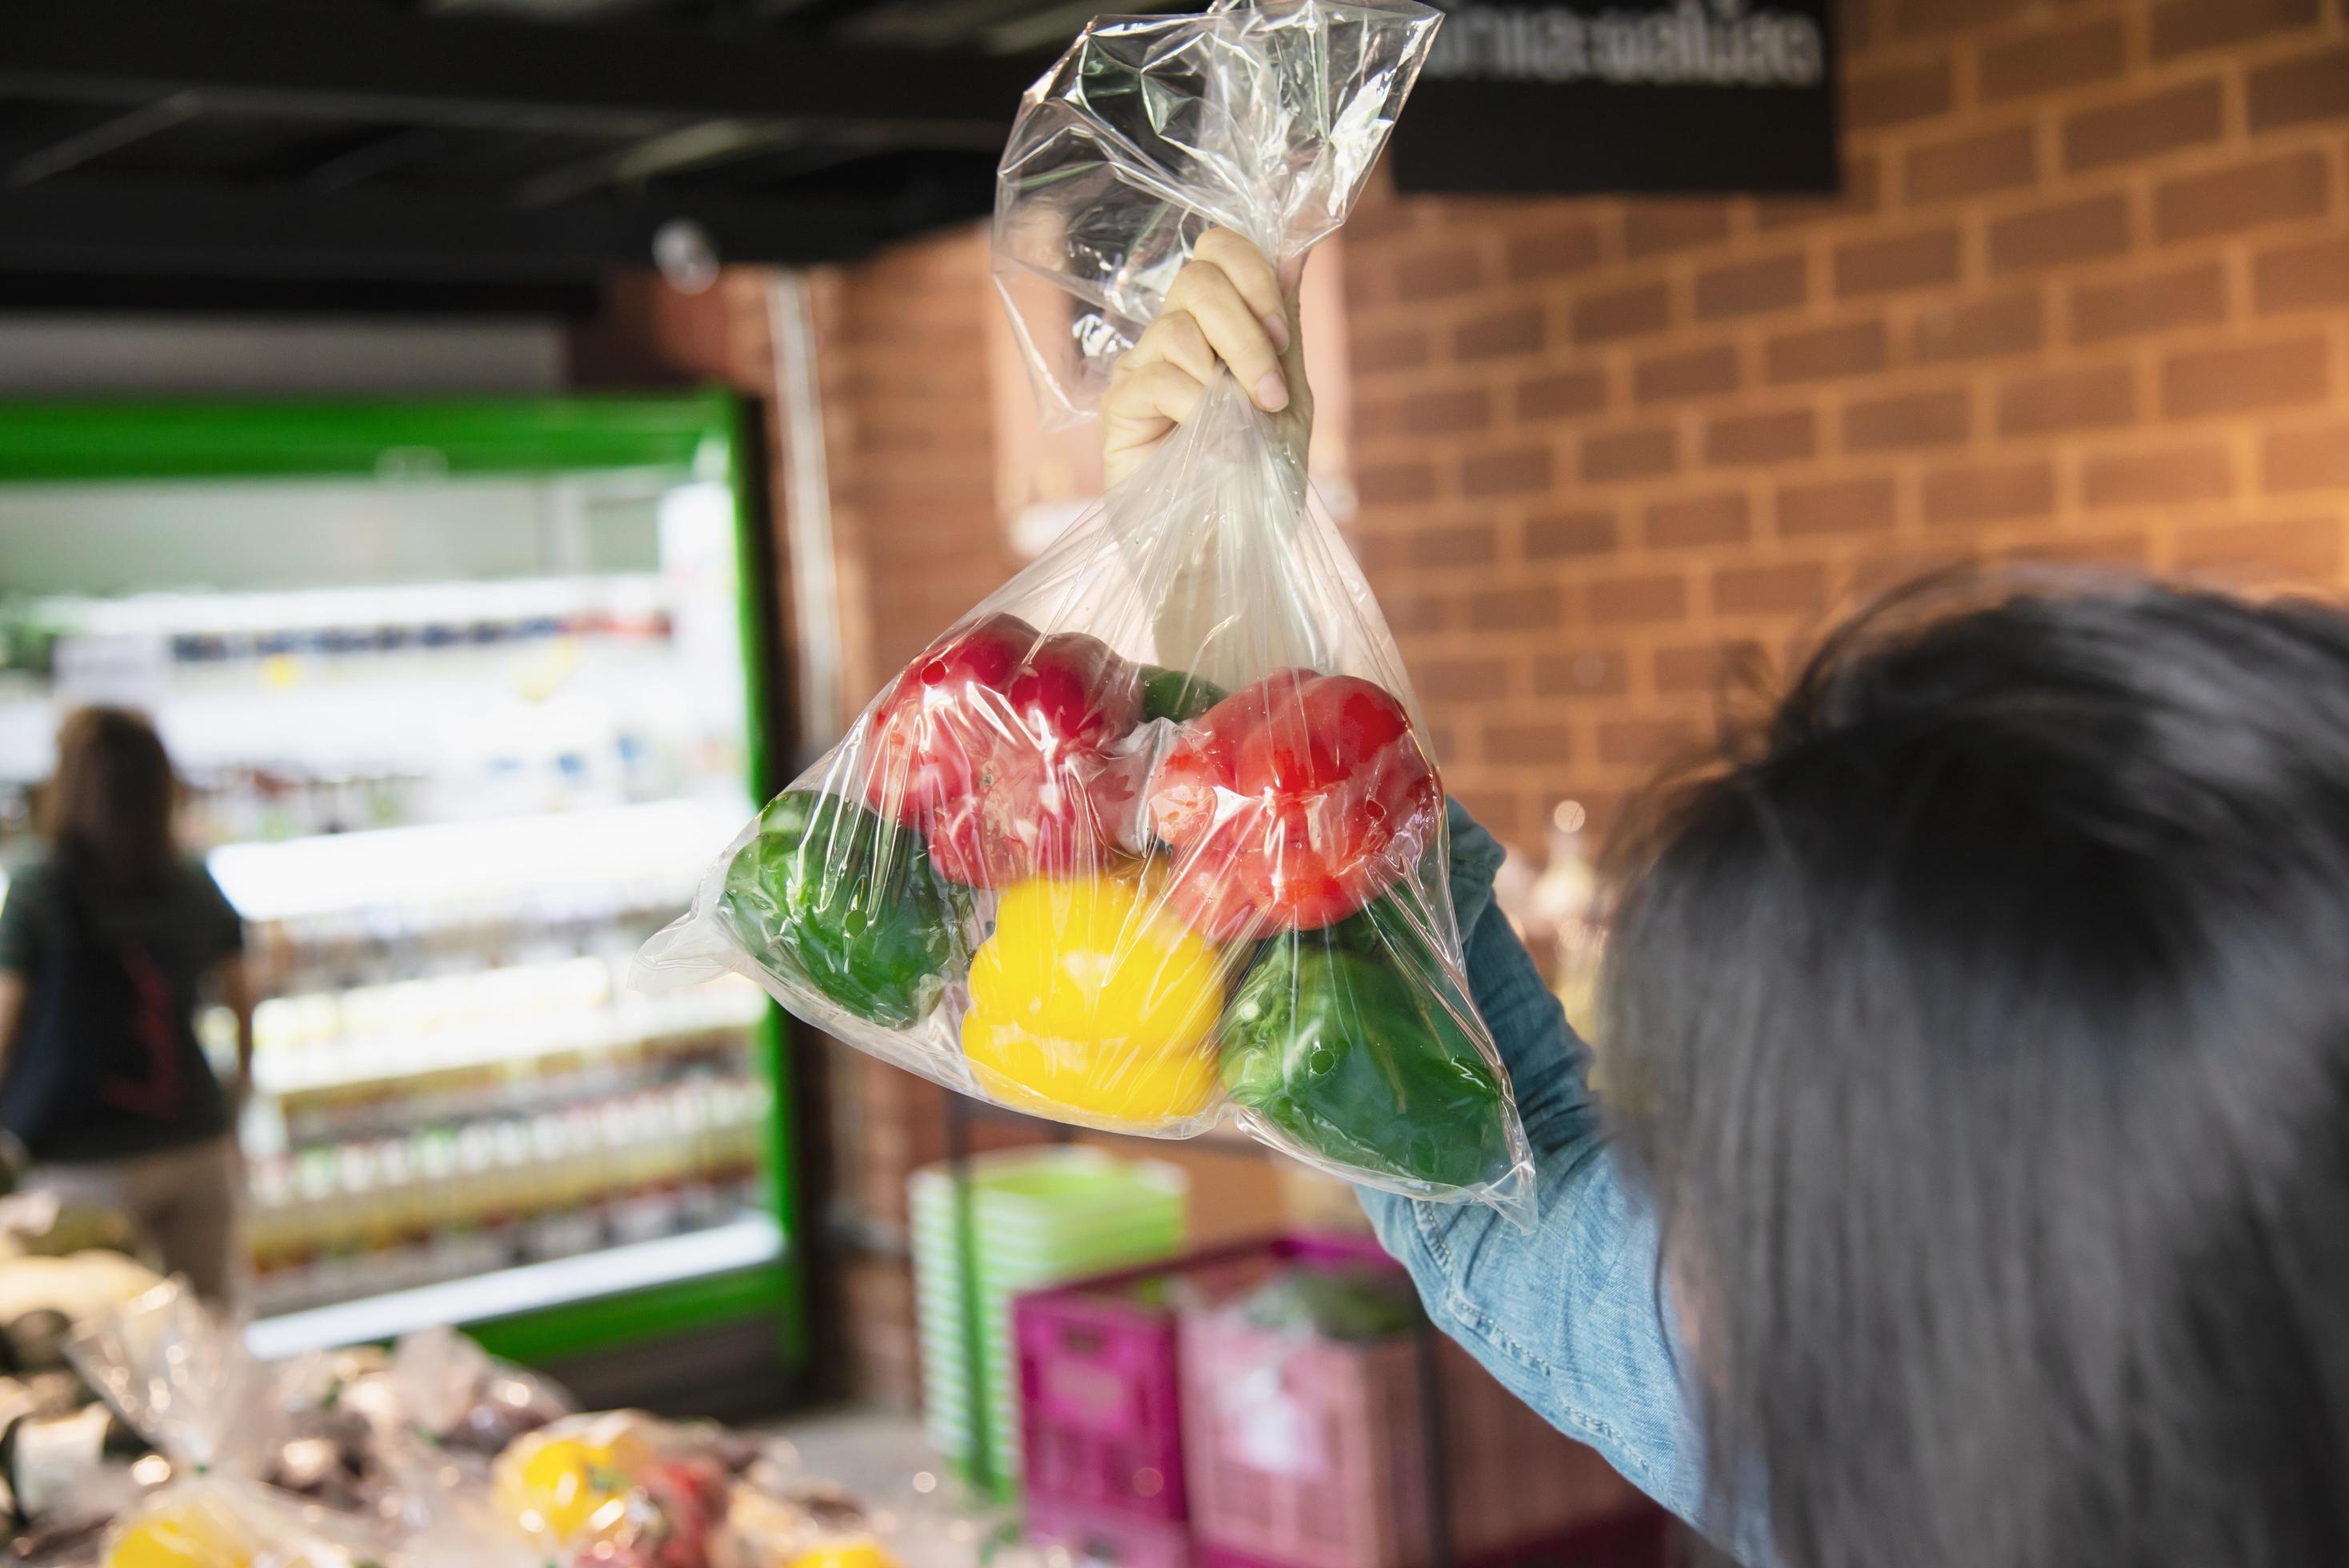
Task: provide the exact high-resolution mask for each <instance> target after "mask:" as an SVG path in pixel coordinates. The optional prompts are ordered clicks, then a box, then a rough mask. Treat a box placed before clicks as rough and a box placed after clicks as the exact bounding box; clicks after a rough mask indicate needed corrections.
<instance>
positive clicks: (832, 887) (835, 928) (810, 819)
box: [718, 789, 969, 1029]
mask: <svg viewBox="0 0 2349 1568" xmlns="http://www.w3.org/2000/svg"><path fill="white" fill-rule="evenodd" d="M968 898H969V895H968V893H967V892H964V891H963V890H962V889H960V888H957V887H955V886H954V885H953V884H952V883H950V882H947V880H946V879H945V878H944V877H941V876H940V875H938V873H937V872H936V870H934V869H933V868H932V867H931V865H930V856H929V851H928V850H927V849H926V848H925V847H924V846H923V844H922V839H921V835H920V834H918V833H915V832H912V831H909V830H906V829H904V828H900V827H897V826H895V825H894V824H892V823H889V822H885V821H883V820H881V819H880V818H879V817H877V816H875V815H874V813H872V812H871V811H868V810H865V809H864V807H862V806H859V805H857V804H856V803H855V802H854V801H851V800H843V799H841V798H840V797H839V796H837V795H825V794H820V793H818V792H816V791H814V790H812V789H792V790H789V791H787V792H785V793H783V794H781V795H778V796H776V797H775V799H773V800H771V801H770V802H769V803H768V806H767V809H766V810H764V811H761V812H760V813H759V832H758V836H757V837H755V838H753V839H752V840H751V841H750V842H749V843H747V844H744V845H743V846H742V848H741V850H740V851H739V852H738V853H736V855H735V857H734V861H733V863H732V864H731V865H730V866H728V867H727V868H726V885H725V887H724V889H723V891H721V892H719V895H718V913H719V918H721V919H722V920H724V921H725V923H726V924H727V926H728V927H729V928H730V930H731V931H732V932H733V934H734V935H735V938H736V939H737V940H738V941H740V943H741V944H742V946H743V947H744V949H745V950H746V951H748V952H749V953H750V956H751V957H752V958H754V959H756V960H757V961H758V962H759V963H761V965H765V966H766V967H767V968H768V969H769V970H771V972H772V973H774V974H775V975H779V976H781V977H782V978H783V979H785V980H788V981H792V982H794V983H796V984H799V985H805V986H807V987H808V988H809V989H811V990H812V991H815V992H817V993H819V994H820V995H824V996H826V997H829V998H830V999H831V1000H833V1002H836V1003H838V1004H839V1005H840V1006H842V1007H843V1008H845V1009H846V1010H848V1011H849V1012H851V1013H853V1014H854V1015H855V1016H858V1017H860V1018H864V1019H866V1020H867V1021H869V1022H872V1023H875V1024H880V1025H883V1026H886V1027H889V1028H893V1029H902V1028H905V1027H907V1026H911V1025H913V1024H916V1023H919V1022H920V1021H921V1020H922V1019H923V1018H925V1017H926V1016H928V1015H929V1013H930V1010H931V1009H932V1008H934V1007H936V1006H937V1004H938V998H939V997H940V996H941V995H944V994H945V991H946V988H947V978H948V977H949V976H950V975H957V974H959V973H961V972H962V971H964V970H965V969H967V968H968V966H969V955H968V953H966V952H965V951H964V945H963V944H964V935H963V933H964V930H965V928H966V925H967V923H968V921H967V916H968Z"/></svg>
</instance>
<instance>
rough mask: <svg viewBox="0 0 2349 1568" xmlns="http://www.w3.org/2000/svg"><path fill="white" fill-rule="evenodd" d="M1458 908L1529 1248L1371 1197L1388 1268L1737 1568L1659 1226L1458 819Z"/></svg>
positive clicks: (1749, 1545)
mask: <svg viewBox="0 0 2349 1568" xmlns="http://www.w3.org/2000/svg"><path fill="white" fill-rule="evenodd" d="M1451 825H1452V898H1453V903H1454V908H1455V909H1456V910H1457V912H1458V914H1459V917H1460V934H1461V939H1462V942H1463V944H1464V946H1465V948H1466V951H1467V959H1468V982H1469V986H1470V988H1471V990H1472V991H1473V992H1474V993H1475V1002H1476V1006H1477V1010H1478V1011H1479V1012H1481V1013H1482V1014H1483V1015H1484V1016H1485V1024H1486V1025H1487V1026H1490V1027H1491V1029H1492V1031H1493V1038H1494V1039H1495V1041H1496V1042H1497V1043H1498V1044H1499V1046H1500V1049H1501V1057H1502V1060H1503V1062H1504V1063H1505V1064H1506V1066H1507V1068H1508V1069H1509V1078H1510V1081H1511V1082H1512V1083H1513V1084H1514V1085H1515V1087H1516V1097H1517V1113H1518V1115H1519V1116H1521V1117H1522V1118H1523V1119H1524V1120H1525V1126H1526V1138H1527V1140H1529V1141H1530V1142H1531V1143H1532V1145H1533V1158H1534V1167H1535V1193H1536V1202H1537V1219H1536V1222H1535V1228H1534V1230H1533V1232H1532V1233H1530V1234H1528V1233H1526V1232H1525V1231H1523V1230H1521V1229H1519V1228H1518V1227H1517V1226H1516V1224H1514V1223H1513V1222H1510V1221H1509V1220H1507V1219H1505V1218H1504V1217H1502V1216H1501V1215H1500V1214H1498V1213H1496V1212H1494V1211H1493V1210H1492V1209H1489V1208H1486V1207H1484V1206H1482V1205H1478V1204H1465V1203H1423V1202H1413V1201H1412V1200H1410V1199H1407V1198H1399V1197H1396V1196H1394V1195H1393V1194H1392V1193H1386V1192H1376V1191H1367V1190H1366V1191H1363V1193H1362V1205H1363V1207H1364V1208H1365V1209H1366V1210H1368V1211H1369V1212H1370V1217H1371V1223H1372V1224H1373V1225H1374V1226H1376V1227H1377V1230H1378V1234H1379V1240H1380V1241H1381V1243H1383V1244H1384V1245H1385V1247H1386V1249H1387V1251H1388V1252H1390V1253H1392V1254H1393V1255H1394V1256H1395V1257H1396V1259H1397V1260H1399V1261H1400V1262H1402V1264H1404V1265H1405V1266H1406V1267H1408V1268H1409V1269H1410V1270H1411V1274H1412V1277H1413V1280H1414V1281H1416V1282H1417V1284H1418V1286H1419V1292H1420V1295H1421V1297H1422V1299H1423V1301H1424V1302H1425V1303H1426V1306H1427V1310H1428V1313H1429V1315H1431V1316H1432V1317H1433V1319H1434V1320H1435V1322H1436V1324H1437V1326H1439V1327H1441V1328H1442V1329H1443V1330H1444V1332H1445V1333H1446V1334H1449V1335H1450V1336H1452V1337H1453V1338H1454V1339H1456V1340H1458V1341H1459V1342H1460V1343H1461V1344H1462V1345H1464V1346H1467V1348H1468V1349H1469V1351H1470V1352H1472V1353H1473V1354H1474V1355H1475V1357H1476V1359H1477V1360H1479V1361H1481V1362H1483V1363H1484V1364H1485V1367H1488V1368H1490V1369H1491V1371H1492V1373H1493V1375H1494V1376H1495V1377H1498V1378H1499V1379H1500V1380H1501V1382H1502V1383H1503V1384H1505V1385H1506V1386H1507V1387H1509V1388H1510V1389H1511V1390H1512V1391H1514V1392H1515V1393H1516V1395H1517V1397H1518V1398H1522V1399H1523V1400H1525V1402H1526V1404H1528V1405H1531V1406H1532V1407H1533V1408H1535V1409H1537V1410H1538V1411H1540V1412H1541V1414H1542V1415H1543V1416H1545V1417H1546V1418H1548V1420H1549V1421H1550V1423H1551V1424H1552V1425H1554V1426H1556V1427H1557V1429H1559V1430H1560V1431H1563V1432H1565V1433H1566V1434H1567V1435H1568V1437H1571V1438H1574V1439H1578V1440H1579V1441H1581V1442H1584V1443H1588V1445H1589V1446H1590V1447H1592V1448H1594V1449H1598V1450H1599V1452H1600V1453H1602V1454H1604V1455H1605V1456H1606V1457H1607V1459H1608V1460H1609V1463H1611V1464H1613V1465H1614V1467H1615V1468H1616V1469H1617V1470H1620V1471H1621V1472H1622V1473H1623V1475H1624V1477H1625V1478H1626V1479H1627V1480H1630V1481H1631V1482H1632V1483H1633V1484H1634V1485H1636V1486H1638V1487H1639V1488H1640V1491H1644V1492H1646V1493H1647V1494H1648V1495H1649V1496H1651V1497H1652V1498H1654V1499H1655V1500H1656V1501H1658V1502H1661V1503H1662V1504H1663V1505H1664V1506H1665V1507H1666V1508H1668V1509H1670V1510H1671V1511H1672V1512H1674V1513H1676V1514H1678V1515H1680V1516H1681V1517H1682V1519H1685V1520H1688V1521H1690V1522H1692V1523H1695V1524H1697V1525H1699V1526H1700V1527H1701V1528H1702V1529H1704V1530H1705V1532H1706V1533H1707V1534H1709V1535H1712V1536H1713V1537H1714V1538H1715V1539H1716V1540H1719V1541H1722V1542H1723V1544H1724V1545H1729V1546H1732V1547H1733V1548H1734V1549H1737V1550H1739V1551H1740V1553H1741V1555H1743V1556H1744V1558H1745V1560H1746V1561H1748V1562H1755V1561H1759V1560H1761V1559H1762V1558H1763V1556H1764V1554H1765V1553H1764V1552H1763V1551H1762V1550H1760V1549H1759V1543H1758V1542H1754V1541H1752V1540H1749V1539H1732V1537H1745V1536H1747V1534H1748V1532H1745V1531H1735V1532H1733V1531H1731V1530H1728V1529H1726V1528H1723V1526H1722V1525H1721V1523H1720V1522H1717V1521H1713V1520H1709V1519H1707V1518H1706V1517H1705V1506H1706V1498H1705V1478H1704V1445H1703V1439H1702V1436H1701V1434H1700V1432H1699V1429H1698V1427H1697V1424H1696V1421H1695V1418H1694V1416H1693V1413H1692V1410H1691V1409H1690V1407H1689V1402H1688V1398H1687V1397H1686V1396H1685V1394H1684V1392H1683V1389H1682V1381H1681V1375H1680V1374H1681V1366H1682V1357H1681V1356H1680V1354H1679V1352H1678V1348H1677V1345H1678V1340H1677V1335H1678V1330H1677V1326H1676V1325H1675V1324H1674V1323H1673V1321H1672V1317H1671V1305H1670V1303H1669V1301H1668V1300H1667V1299H1666V1297H1665V1295H1664V1289H1663V1284H1662V1275H1661V1272H1660V1270H1659V1267H1658V1260H1659V1257H1660V1243H1659V1231H1658V1225H1657V1221H1656V1216H1655V1213H1654V1212H1653V1211H1652V1210H1651V1208H1650V1207H1649V1205H1648V1204H1647V1202H1645V1200H1644V1199H1643V1198H1642V1196H1641V1195H1640V1192H1639V1191H1637V1189H1635V1188H1633V1187H1631V1186H1629V1185H1627V1184H1626V1182H1625V1181H1624V1178H1623V1174H1622V1172H1621V1171H1620V1170H1619V1166H1618V1161H1617V1160H1616V1157H1615V1156H1614V1154H1613V1153H1612V1152H1610V1151H1609V1148H1608V1145H1607V1137H1606V1134H1605V1131H1604V1130H1602V1128H1601V1127H1600V1125H1599V1107H1598V1102H1597V1101H1596V1100H1595V1099H1593V1098H1592V1096H1591V1093H1590V1089H1589V1087H1588V1076H1589V1068H1590V1050H1589V1047H1588V1046H1586V1045H1585V1044H1584V1043H1583V1042H1582V1041H1581V1040H1580V1039H1578V1038H1577V1037H1576V1036H1575V1034H1574V1032H1573V1031H1572V1030H1571V1029H1569V1028H1568V1027H1567V1023H1566V1013H1565V1009H1563V1008H1562V1007H1560V1006H1558V1002H1557V997H1556V996H1555V995H1552V994H1551V993H1550V991H1549V989H1548V987H1547V986H1546V985H1543V983H1542V978H1541V974H1540V972H1539V971H1538V970H1537V969H1536V968H1535V967H1534V962H1533V959H1532V957H1531V955H1530V954H1527V953H1526V950H1525V946H1524V944H1522V943H1520V942H1519V941H1518V940H1517V937H1516V933H1515V932H1514V931H1512V930H1511V929H1510V928H1509V922H1508V918H1507V916H1506V915H1505V914H1503V913H1501V911H1500V910H1499V909H1498V908H1497V907H1496V906H1495V903H1494V902H1493V874H1494V872H1496V871H1497V870H1498V869H1499V868H1500V864H1501V858H1502V850H1501V847H1500V845H1499V844H1497V843H1495V841H1494V840H1493V837H1492V835H1491V834H1489V833H1487V832H1485V830H1484V829H1482V828H1480V827H1478V826H1477V825H1476V824H1475V821H1473V820H1471V819H1470V818H1469V817H1468V815H1467V813H1466V812H1464V811H1463V810H1461V809H1460V807H1459V805H1458V804H1457V803H1456V802H1455V803H1454V805H1453V807H1452V817H1451Z"/></svg>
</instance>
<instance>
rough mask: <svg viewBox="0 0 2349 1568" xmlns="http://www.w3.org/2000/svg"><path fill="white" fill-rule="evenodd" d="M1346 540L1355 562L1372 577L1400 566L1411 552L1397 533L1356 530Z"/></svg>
mask: <svg viewBox="0 0 2349 1568" xmlns="http://www.w3.org/2000/svg"><path fill="white" fill-rule="evenodd" d="M1348 542H1349V543H1350V545H1351V546H1352V548H1353V552H1354V562H1355V564H1357V565H1359V566H1360V567H1361V569H1362V570H1363V571H1364V572H1366V573H1370V574H1371V576H1374V577H1375V576H1377V575H1378V574H1380V573H1384V572H1392V571H1393V570H1394V569H1395V568H1396V567H1399V566H1401V565H1402V563H1403V561H1404V559H1405V558H1406V557H1408V556H1409V555H1410V553H1411V552H1410V551H1409V549H1408V548H1406V544H1407V542H1406V541H1405V540H1404V539H1403V538H1402V536H1401V535H1399V534H1392V533H1361V532H1357V533H1354V534H1353V535H1352V537H1351V538H1350V540H1349V541H1348Z"/></svg>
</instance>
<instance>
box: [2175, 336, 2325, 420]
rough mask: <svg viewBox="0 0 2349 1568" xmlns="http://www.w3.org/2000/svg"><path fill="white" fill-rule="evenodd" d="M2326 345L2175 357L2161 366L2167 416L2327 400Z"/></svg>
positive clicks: (2306, 341)
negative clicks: (2322, 398)
mask: <svg viewBox="0 0 2349 1568" xmlns="http://www.w3.org/2000/svg"><path fill="white" fill-rule="evenodd" d="M2324 350H2325V346H2324V340H2323V338H2321V337H2299V338H2291V339H2287V340H2285V341H2283V342H2281V343H2260V344H2239V345H2233V346H2229V347H2225V348H2212V349H2205V350H2201V351H2199V352H2193V353H2184V354H2173V355H2171V356H2169V359H2168V363H2166V364H2164V365H2163V366H2162V367H2161V411H2162V412H2163V413H2164V414H2166V415H2168V417H2169V418H2173V419H2190V418H2195V417H2197V416H2198V415H2203V414H2240V413H2243V412H2245V411H2247V410H2250V409H2253V408H2269V407H2275V406H2277V405H2279V404H2283V403H2309V402H2314V401H2315V400H2317V399H2318V398H2321V397H2323V396H2324V394H2325V390H2326V383H2327V382H2328V380H2329V379H2330V378H2329V377H2328V376H2327V375H2326V373H2325V364H2324V357H2325V354H2324Z"/></svg>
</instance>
